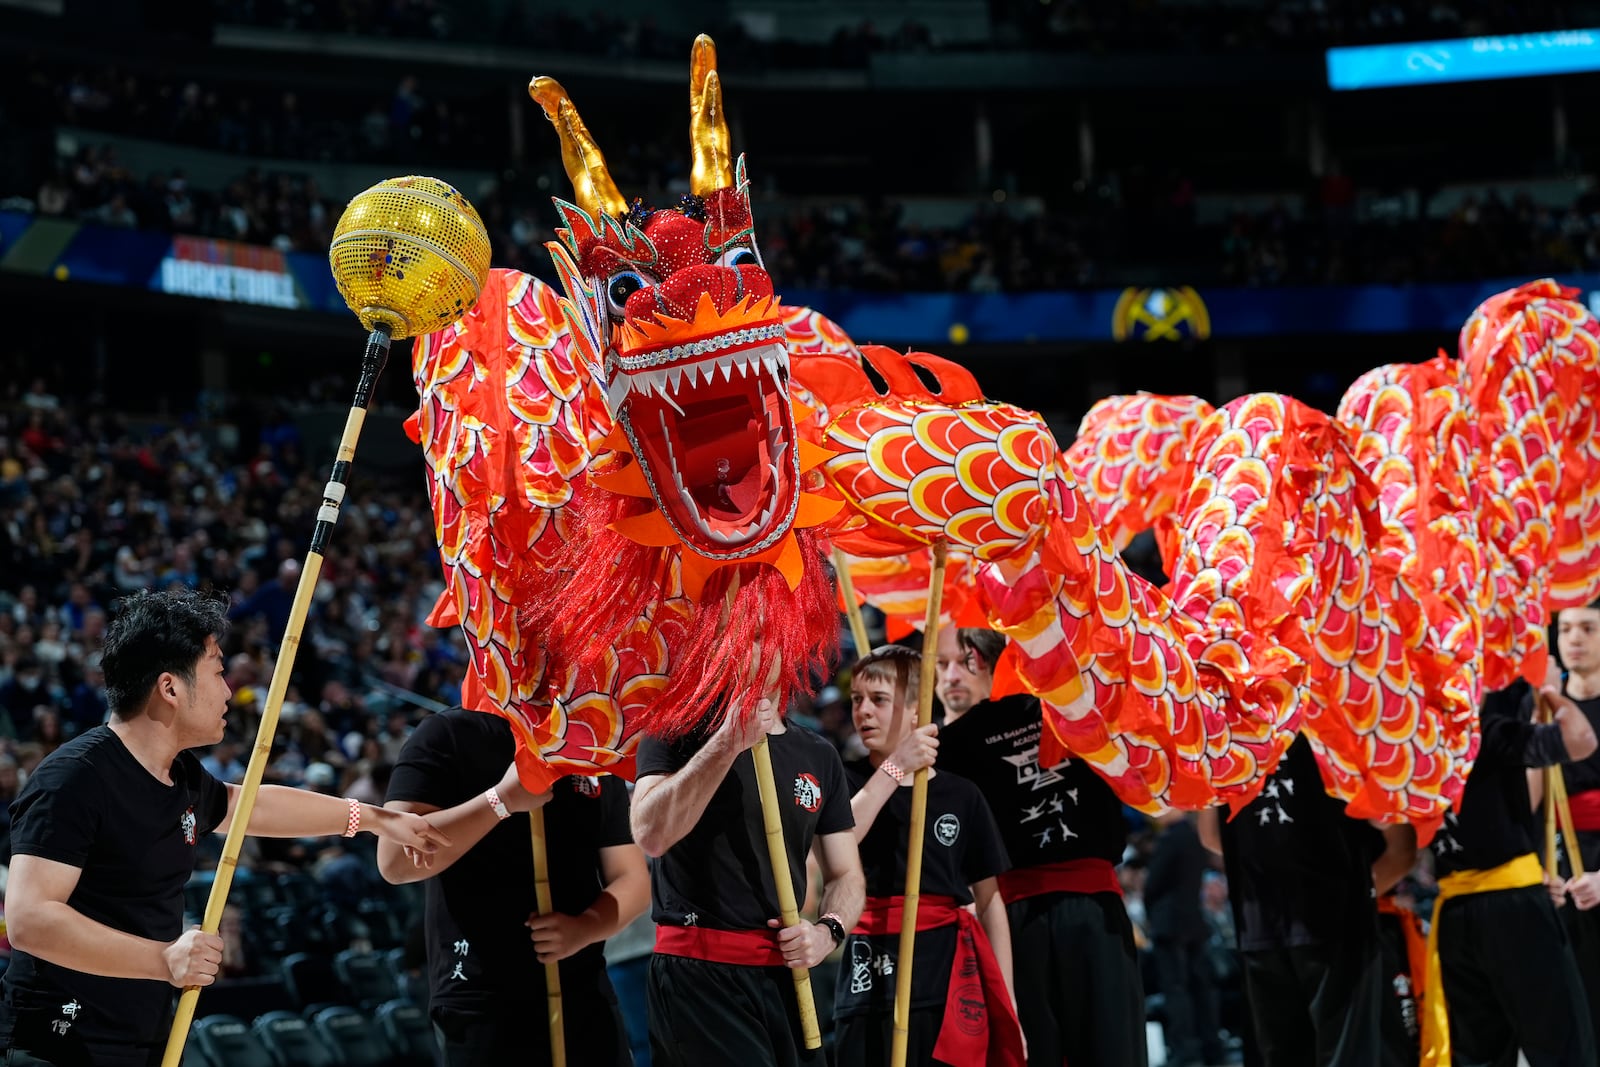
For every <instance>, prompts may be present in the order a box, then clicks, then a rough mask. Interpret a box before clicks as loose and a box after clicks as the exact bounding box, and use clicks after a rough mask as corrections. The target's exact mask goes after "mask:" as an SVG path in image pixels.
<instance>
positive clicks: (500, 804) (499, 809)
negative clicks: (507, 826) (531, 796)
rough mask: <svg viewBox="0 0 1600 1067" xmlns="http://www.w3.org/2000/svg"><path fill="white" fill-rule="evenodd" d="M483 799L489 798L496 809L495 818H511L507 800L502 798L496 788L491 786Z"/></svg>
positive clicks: (491, 805)
mask: <svg viewBox="0 0 1600 1067" xmlns="http://www.w3.org/2000/svg"><path fill="white" fill-rule="evenodd" d="M483 799H485V800H487V801H488V802H489V806H490V807H491V808H493V809H494V815H495V818H497V819H509V818H511V809H509V808H507V807H506V805H505V801H503V800H501V799H500V794H499V793H497V792H495V791H494V789H492V788H491V789H490V790H489V791H488V792H487V793H485V794H483Z"/></svg>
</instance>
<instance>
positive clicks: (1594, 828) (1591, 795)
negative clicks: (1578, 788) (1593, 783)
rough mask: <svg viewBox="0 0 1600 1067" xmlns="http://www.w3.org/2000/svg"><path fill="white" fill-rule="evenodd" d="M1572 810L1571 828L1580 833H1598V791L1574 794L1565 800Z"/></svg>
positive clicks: (1599, 817) (1599, 816) (1599, 806)
mask: <svg viewBox="0 0 1600 1067" xmlns="http://www.w3.org/2000/svg"><path fill="white" fill-rule="evenodd" d="M1567 804H1568V806H1569V807H1571V808H1572V828H1573V829H1574V830H1577V831H1579V832H1580V833H1585V834H1593V833H1600V789H1590V790H1588V791H1586V792H1583V793H1574V794H1573V795H1572V796H1569V797H1568V798H1567Z"/></svg>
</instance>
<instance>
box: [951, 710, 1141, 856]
mask: <svg viewBox="0 0 1600 1067" xmlns="http://www.w3.org/2000/svg"><path fill="white" fill-rule="evenodd" d="M1041 729H1043V722H1042V721H1041V719H1040V712H1039V699H1038V698H1037V697H1033V696H1028V695H1026V694H1018V695H1016V696H1009V697H1003V698H1002V699H1000V700H991V701H985V702H984V703H982V704H977V705H974V706H973V707H972V708H971V709H970V710H969V711H968V712H967V713H966V714H965V715H963V716H961V717H960V718H959V719H957V720H956V721H954V722H951V723H946V724H945V725H943V726H941V727H940V728H939V769H940V770H941V771H950V772H952V773H953V774H957V775H959V776H961V777H962V778H965V779H967V780H968V781H970V782H972V783H973V784H974V785H976V786H977V787H978V789H979V790H980V791H981V792H982V793H983V796H984V799H986V800H987V801H988V802H989V807H990V809H991V810H992V811H993V812H994V813H995V818H996V820H997V821H998V823H999V825H1000V836H1001V839H1002V840H1003V842H1004V844H1005V848H1006V855H1008V856H1010V857H1011V865H1012V866H1013V867H1014V868H1016V869H1018V870H1025V869H1027V868H1029V867H1039V866H1043V865H1044V864H1047V863H1060V862H1063V861H1065V860H1076V859H1087V858H1099V859H1103V860H1106V861H1107V862H1109V863H1113V864H1115V863H1121V862H1122V851H1123V849H1124V848H1125V847H1126V846H1127V843H1128V825H1127V823H1126V822H1124V821H1123V818H1122V802H1121V801H1120V800H1118V799H1117V795H1116V794H1115V793H1113V792H1112V791H1111V787H1110V786H1109V785H1107V784H1106V782H1105V779H1103V778H1101V777H1100V776H1099V775H1098V774H1096V773H1095V772H1094V769H1093V768H1092V767H1090V766H1089V764H1088V763H1086V762H1084V761H1083V760H1081V759H1070V758H1069V759H1066V760H1063V761H1062V762H1061V763H1059V764H1057V765H1056V766H1054V767H1040V766H1039V731H1040V730H1041Z"/></svg>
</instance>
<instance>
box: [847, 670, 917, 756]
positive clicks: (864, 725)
mask: <svg viewBox="0 0 1600 1067" xmlns="http://www.w3.org/2000/svg"><path fill="white" fill-rule="evenodd" d="M850 718H851V721H853V722H854V723H855V725H856V735H857V736H858V737H860V738H861V744H862V745H863V746H865V747H866V750H867V751H868V752H870V753H873V754H874V755H878V756H887V755H888V754H889V753H891V752H893V751H894V749H895V746H896V745H898V744H899V743H900V742H901V741H902V740H904V739H905V736H906V734H907V733H909V732H910V730H911V726H912V724H913V723H915V722H916V718H917V711H916V709H915V708H913V707H912V706H911V705H910V704H909V703H908V702H907V701H906V700H905V692H904V691H903V690H901V689H900V687H899V686H896V685H895V684H894V682H893V681H891V680H890V679H887V678H877V677H872V678H862V677H860V676H856V677H853V678H851V679H850Z"/></svg>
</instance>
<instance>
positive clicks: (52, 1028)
mask: <svg viewBox="0 0 1600 1067" xmlns="http://www.w3.org/2000/svg"><path fill="white" fill-rule="evenodd" d="M227 629H228V622H227V604H226V602H225V601H223V600H220V599H215V598H211V597H207V596H203V595H201V594H199V593H195V592H192V591H189V590H167V591H164V592H160V593H140V594H136V595H134V596H132V597H129V598H127V599H126V600H124V601H122V602H121V605H120V608H119V610H118V613H117V616H116V618H115V619H114V620H113V621H112V623H111V626H110V628H109V629H108V631H107V633H106V643H105V654H104V657H103V659H102V668H103V669H104V671H105V679H106V697H107V701H108V703H109V704H110V708H111V717H110V720H109V721H108V722H107V723H106V725H104V726H97V727H95V728H94V729H92V730H87V731H85V732H84V733H82V734H80V735H79V736H77V737H76V738H74V739H73V740H71V741H69V742H68V743H66V744H65V745H62V746H61V747H60V748H59V749H57V750H56V751H55V752H53V753H51V754H50V755H49V756H47V757H46V758H45V759H44V761H43V762H42V763H40V764H39V766H38V768H37V769H36V770H35V771H34V773H33V774H32V775H31V776H30V777H29V778H28V784H27V785H26V786H24V787H23V789H22V792H21V793H20V794H19V795H18V797H17V799H16V801H15V803H14V804H13V806H12V822H11V850H12V860H11V868H10V876H9V879H8V881H7V883H6V920H7V933H8V935H9V936H10V939H11V945H12V950H13V951H12V956H11V965H10V967H8V968H7V969H6V973H5V996H4V1000H3V1003H0V1047H4V1048H6V1049H9V1050H10V1051H9V1058H8V1062H11V1063H19V1064H20V1063H34V1064H39V1063H42V1064H46V1065H53V1067H89V1065H95V1067H100V1065H110V1067H149V1065H150V1064H152V1063H155V1062H158V1061H159V1057H160V1053H161V1048H162V1046H163V1044H165V1043H166V1040H167V1035H166V1033H165V1031H166V1030H167V1023H168V1009H169V1006H170V1003H171V1000H170V996H171V993H172V987H173V986H177V987H180V988H189V989H192V990H195V991H196V992H198V989H199V987H201V986H206V985H210V984H211V983H212V982H213V981H215V980H216V976H217V970H218V967H219V966H220V964H221V960H222V940H221V938H219V937H217V936H216V930H215V924H213V926H212V927H211V929H205V928H202V927H195V928H192V929H190V930H188V931H185V930H184V929H183V887H184V884H185V883H186V882H188V880H189V876H190V874H192V873H193V871H194V865H195V848H196V844H197V842H198V841H199V838H200V835H201V834H205V833H211V832H217V833H226V834H228V840H229V841H232V842H235V843H237V841H238V839H239V837H240V836H241V835H242V834H243V833H245V832H247V831H246V829H245V827H246V825H247V824H248V832H249V833H251V834H255V835H257V836H260V837H321V836H326V835H331V834H341V833H342V834H344V835H345V836H347V837H349V836H354V835H355V834H356V833H358V832H360V831H363V830H365V831H367V832H369V833H374V834H377V835H378V836H379V837H381V838H383V839H385V840H387V841H390V842H392V843H394V844H395V845H396V846H398V847H401V848H405V849H408V850H410V854H411V856H412V857H413V862H416V863H419V864H421V863H426V862H427V861H428V859H429V857H431V856H432V855H433V854H434V853H435V852H436V851H437V850H438V849H440V848H443V847H447V846H448V845H449V843H450V841H449V838H448V836H447V835H446V834H444V833H442V832H440V831H439V830H437V829H436V828H435V827H434V826H432V825H431V824H430V823H429V822H428V821H427V820H426V819H424V818H423V817H422V816H419V815H410V814H403V813H400V812H389V811H384V810H383V809H382V808H374V807H372V806H371V805H368V804H358V803H356V802H355V801H354V800H347V799H343V798H340V797H332V796H324V795H322V794H320V793H311V792H306V791H303V790H299V789H289V788H285V787H283V786H260V787H259V789H258V790H257V791H256V793H255V797H254V801H255V803H254V805H253V807H252V806H251V805H250V804H248V803H247V800H246V796H245V789H244V788H243V787H242V786H236V785H225V784H223V783H222V782H219V781H217V780H216V779H215V778H213V777H211V775H209V774H207V773H206V772H205V770H204V769H203V768H202V767H201V766H200V761H199V759H198V757H196V756H195V755H194V754H193V753H192V752H190V751H189V750H190V749H193V748H198V747H202V746H208V745H214V744H216V743H217V742H218V741H220V740H222V735H223V731H224V728H225V726H226V719H225V716H226V715H227V711H228V698H229V697H230V696H231V695H232V694H231V692H230V690H229V688H228V683H227V682H226V681H224V680H223V659H222V646H221V640H222V638H223V637H225V636H226V634H227ZM281 669H283V670H287V668H281ZM259 779H260V773H259V769H257V774H256V779H255V781H259ZM252 784H254V783H252ZM236 853H237V849H235V854H236ZM217 876H218V878H222V877H224V876H225V875H224V869H220V868H219V870H218V872H217ZM214 899H215V898H214ZM191 1005H192V998H191ZM187 1032H188V1027H187V1023H185V1024H184V1025H183V1026H181V1027H175V1028H174V1029H173V1031H172V1035H171V1037H172V1041H173V1043H174V1044H175V1045H176V1046H177V1047H178V1048H179V1049H181V1048H182V1044H183V1038H184V1037H185V1036H186V1034H187Z"/></svg>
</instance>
